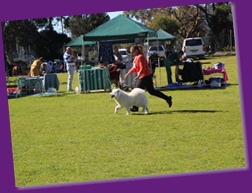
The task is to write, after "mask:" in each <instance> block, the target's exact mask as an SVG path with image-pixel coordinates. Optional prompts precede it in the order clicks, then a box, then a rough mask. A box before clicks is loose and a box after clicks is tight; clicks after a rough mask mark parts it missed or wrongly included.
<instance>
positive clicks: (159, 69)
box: [157, 37, 162, 86]
mask: <svg viewBox="0 0 252 193" xmlns="http://www.w3.org/2000/svg"><path fill="white" fill-rule="evenodd" d="M157 51H158V53H159V41H158V37H157ZM158 72H159V85H160V86H161V82H162V77H161V66H160V58H159V55H158Z"/></svg>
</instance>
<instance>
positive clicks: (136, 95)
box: [110, 88, 149, 115]
mask: <svg viewBox="0 0 252 193" xmlns="http://www.w3.org/2000/svg"><path fill="white" fill-rule="evenodd" d="M110 96H111V97H112V98H114V100H115V101H116V103H117V104H118V105H117V106H116V107H115V113H117V112H118V110H119V109H121V108H123V107H124V108H125V109H126V115H128V114H130V107H132V106H133V105H135V106H138V107H142V108H143V111H145V114H148V113H149V109H148V107H147V105H148V101H147V98H146V96H145V91H144V90H143V89H140V88H134V89H133V90H132V91H131V92H130V93H127V92H125V91H123V90H121V89H119V88H116V89H113V90H112V92H111V93H110Z"/></svg>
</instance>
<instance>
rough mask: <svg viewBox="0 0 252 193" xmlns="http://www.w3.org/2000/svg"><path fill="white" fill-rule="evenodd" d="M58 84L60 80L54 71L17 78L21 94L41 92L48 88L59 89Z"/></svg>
mask: <svg viewBox="0 0 252 193" xmlns="http://www.w3.org/2000/svg"><path fill="white" fill-rule="evenodd" d="M59 85H60V82H59V79H58V76H57V74H56V73H52V74H45V75H44V76H23V77H18V78H17V87H18V90H19V94H20V95H21V96H22V95H31V94H36V93H42V92H45V91H47V90H48V88H55V89H56V90H59Z"/></svg>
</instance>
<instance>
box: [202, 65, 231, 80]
mask: <svg viewBox="0 0 252 193" xmlns="http://www.w3.org/2000/svg"><path fill="white" fill-rule="evenodd" d="M203 74H204V79H205V80H206V79H210V78H211V77H216V76H221V77H222V78H223V80H224V81H225V82H226V81H228V75H227V72H226V69H225V68H218V69H216V68H204V69H203Z"/></svg>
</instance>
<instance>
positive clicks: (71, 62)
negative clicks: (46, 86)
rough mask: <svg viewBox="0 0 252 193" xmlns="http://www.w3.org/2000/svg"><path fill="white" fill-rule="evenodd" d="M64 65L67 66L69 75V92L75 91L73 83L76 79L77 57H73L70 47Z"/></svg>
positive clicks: (67, 49)
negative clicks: (74, 78)
mask: <svg viewBox="0 0 252 193" xmlns="http://www.w3.org/2000/svg"><path fill="white" fill-rule="evenodd" d="M63 59H64V63H65V64H66V69H67V73H68V79H67V91H73V89H72V82H73V77H74V70H75V57H74V56H73V55H72V49H71V48H70V47H67V48H66V51H65V53H64V55H63Z"/></svg>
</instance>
